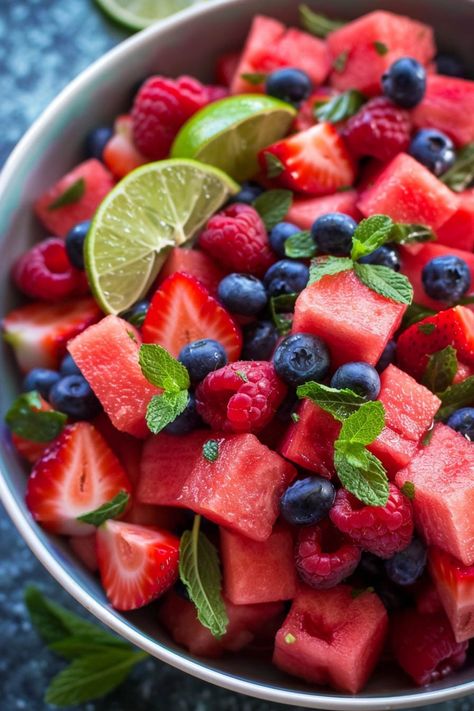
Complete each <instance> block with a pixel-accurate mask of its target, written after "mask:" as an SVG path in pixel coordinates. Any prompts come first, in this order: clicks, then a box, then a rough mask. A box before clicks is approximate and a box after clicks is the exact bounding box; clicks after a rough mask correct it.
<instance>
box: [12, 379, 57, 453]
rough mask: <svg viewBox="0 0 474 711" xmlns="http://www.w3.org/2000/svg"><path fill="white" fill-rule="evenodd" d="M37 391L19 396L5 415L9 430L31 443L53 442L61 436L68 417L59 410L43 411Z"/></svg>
mask: <svg viewBox="0 0 474 711" xmlns="http://www.w3.org/2000/svg"><path fill="white" fill-rule="evenodd" d="M41 408H42V403H41V396H40V394H39V392H37V391H36V390H31V391H30V392H28V393H23V394H22V395H19V396H18V397H17V398H16V400H15V401H14V402H13V404H12V405H11V407H10V409H9V410H8V412H7V414H6V415H5V422H6V424H7V426H8V427H9V429H10V430H11V431H12V432H13V433H14V434H16V435H18V436H19V437H23V438H24V439H27V440H29V441H30V442H51V440H53V439H55V438H56V437H57V436H58V435H59V434H61V432H62V429H63V427H64V425H65V424H66V422H67V417H66V415H65V414H64V413H62V412H58V411H57V410H42V409H41Z"/></svg>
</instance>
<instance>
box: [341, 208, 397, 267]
mask: <svg viewBox="0 0 474 711" xmlns="http://www.w3.org/2000/svg"><path fill="white" fill-rule="evenodd" d="M392 228H393V220H392V219H391V218H390V217H387V215H372V216H371V217H367V218H366V219H365V220H362V221H361V222H359V224H358V225H357V227H356V230H355V232H354V236H353V238H352V252H351V257H352V259H353V260H354V261H355V260H357V259H360V258H361V257H365V255H366V254H371V253H372V252H374V251H375V250H376V249H378V248H379V247H381V246H382V245H383V244H385V243H386V242H387V241H388V239H389V235H390V233H391V231H392Z"/></svg>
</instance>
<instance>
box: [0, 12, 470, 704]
mask: <svg viewBox="0 0 474 711" xmlns="http://www.w3.org/2000/svg"><path fill="white" fill-rule="evenodd" d="M308 5H310V6H311V7H312V8H313V9H314V10H317V11H318V12H321V13H325V14H328V15H330V16H332V17H334V18H338V19H342V20H350V19H353V18H355V17H358V16H359V15H362V14H364V13H366V12H369V11H371V10H373V9H374V7H375V5H374V3H373V2H371V0H358V1H357V2H354V0H321V1H318V2H312V1H309V2H308ZM376 6H377V9H382V8H383V9H386V10H391V11H393V12H397V13H400V14H406V15H409V16H411V17H413V18H414V19H418V20H421V21H425V22H428V23H429V24H431V25H432V26H433V27H434V29H435V32H436V36H437V41H438V45H439V46H440V47H441V48H443V49H446V50H453V49H455V50H456V52H457V53H458V54H460V55H461V56H462V57H463V58H464V60H465V61H466V64H468V66H471V67H472V66H474V50H473V44H472V31H471V29H472V26H473V23H474V3H473V2H472V0H457V1H456V3H449V2H448V1H447V0H418V2H417V3H416V4H414V3H413V2H408V1H407V0H399V1H397V2H395V0H393V1H389V0H386V1H384V2H380V3H376ZM258 13H265V14H269V15H272V16H274V17H275V18H276V19H278V20H281V21H282V22H285V23H287V24H290V25H297V24H298V7H297V3H294V2H292V1H290V0H272V2H270V1H269V0H215V2H213V3H212V4H211V3H209V4H207V3H204V4H202V5H199V6H196V7H193V8H191V9H190V10H189V11H186V12H183V13H181V14H179V15H178V16H176V17H172V18H170V19H167V20H165V21H163V22H162V23H160V24H158V25H156V26H155V27H151V28H150V29H148V30H145V31H144V32H142V33H140V34H139V35H136V36H135V37H133V38H131V39H129V40H128V41H126V42H124V43H123V44H121V45H120V46H119V47H117V48H116V49H114V50H112V51H111V52H109V53H108V54H107V55H106V56H104V57H103V58H102V59H100V60H99V61H97V62H96V63H95V64H94V65H93V66H91V67H90V68H89V69H87V70H86V71H85V72H83V73H82V74H81V75H80V76H79V77H78V78H77V79H76V80H74V81H73V82H72V83H71V84H70V85H69V86H68V87H67V88H66V89H65V90H64V91H63V92H62V93H61V94H60V95H59V97H58V98H57V99H56V100H55V101H54V102H53V103H52V104H51V106H50V107H49V108H48V109H47V110H46V111H45V112H44V114H43V115H42V116H41V117H40V118H39V119H38V120H37V121H36V123H35V124H34V125H33V126H32V128H31V129H30V130H29V131H28V133H27V134H26V136H25V137H24V138H23V139H22V141H21V142H20V143H19V145H18V146H17V148H16V149H15V150H14V152H13V153H12V155H11V157H10V158H9V160H8V162H7V165H6V166H5V168H4V170H3V172H2V175H1V176H0V235H1V238H0V240H1V241H0V270H1V278H0V297H1V300H0V303H1V306H0V310H1V315H2V316H3V315H4V314H5V313H7V312H8V311H9V310H10V309H12V308H13V307H14V306H15V305H17V303H18V297H17V296H16V295H15V294H14V292H13V290H12V288H11V284H10V276H9V275H10V269H11V265H12V264H13V262H14V261H15V260H16V259H17V258H18V257H19V255H21V254H22V253H23V252H24V251H25V250H26V249H27V247H28V246H29V245H30V244H32V243H33V242H34V241H35V240H36V239H40V238H41V237H42V236H44V233H43V232H41V231H40V228H39V224H38V223H37V221H36V219H35V218H34V215H33V211H32V204H33V203H34V201H35V200H36V199H37V198H38V196H39V195H40V194H42V193H43V192H44V190H45V189H46V188H47V187H48V186H49V185H52V184H53V183H54V182H55V181H56V180H58V178H60V177H61V176H62V175H64V174H65V173H66V172H67V171H68V170H70V169H71V167H72V166H74V165H76V164H77V163H78V162H79V161H80V160H81V159H82V156H81V150H82V149H81V146H82V144H83V139H84V137H85V136H86V135H87V133H88V132H89V131H90V130H91V129H93V128H94V127H95V126H97V125H101V124H110V123H112V122H113V120H114V118H115V117H116V116H117V115H119V114H121V113H122V112H123V111H125V110H126V109H127V107H128V106H129V103H130V95H131V92H132V91H133V90H134V87H136V85H137V83H139V82H140V81H141V80H143V78H144V77H147V76H149V75H150V74H153V73H160V74H163V75H169V76H178V75H181V74H188V73H190V72H191V71H192V73H193V74H194V75H195V76H196V77H198V78H199V79H201V80H203V81H212V79H213V76H212V75H213V68H214V64H215V60H216V58H217V57H218V56H219V55H221V54H223V53H224V52H227V51H229V50H232V49H238V48H239V47H240V46H241V45H242V42H243V41H244V39H245V36H246V33H247V32H248V28H249V25H250V23H251V21H252V18H253V16H254V15H255V14H258ZM0 372H1V374H2V387H1V390H0V405H1V414H2V421H3V416H4V414H5V413H6V411H7V410H8V407H9V405H10V403H11V401H12V400H13V399H14V397H15V396H16V394H17V393H18V390H19V387H20V381H19V375H18V373H17V368H16V365H15V363H14V361H13V358H12V355H11V352H10V350H9V349H8V348H7V347H2V350H1V353H0ZM0 450H1V451H0V469H1V475H0V495H1V498H2V501H3V503H4V505H5V507H6V509H7V511H8V513H9V515H10V516H11V518H12V520H13V521H14V523H15V525H16V526H17V528H18V531H19V533H20V535H21V536H22V537H23V538H24V539H25V541H26V543H27V544H28V545H29V547H30V548H31V550H32V551H33V553H34V554H35V555H36V556H37V557H38V559H39V560H40V561H41V563H42V564H43V565H44V566H45V567H46V568H47V570H48V571H49V572H50V573H51V575H52V576H53V577H54V578H56V580H58V582H59V583H60V584H61V585H62V586H63V587H64V588H65V589H66V590H67V591H68V592H69V593H70V594H71V595H72V596H73V597H74V598H76V600H77V601H79V602H80V603H81V604H82V605H83V606H84V607H85V608H86V609H87V610H88V611H89V612H90V613H92V614H93V615H95V616H96V617H97V618H98V619H99V620H100V621H101V622H103V623H104V624H106V625H108V626H109V627H110V628H111V629H113V630H114V631H115V632H116V633H117V634H119V635H121V636H122V637H124V638H126V639H128V640H129V641H130V642H132V643H133V644H135V645H137V646H138V647H140V648H142V649H143V650H145V651H146V652H148V653H149V654H151V655H152V656H154V657H156V658H157V659H159V660H161V661H164V662H166V663H168V664H170V665H172V666H174V667H176V668H178V669H180V670H182V671H184V672H186V673H189V674H191V675H194V676H196V677H198V678H200V679H202V680H204V681H207V682H210V683H213V684H216V685H218V686H221V687H224V688H227V689H230V690H233V691H236V692H240V693H243V694H247V695H249V696H254V697H257V698H261V699H265V700H268V701H270V702H273V703H286V704H290V705H295V706H303V707H308V708H320V709H326V710H329V709H334V710H336V709H341V710H345V709H361V710H364V711H365V710H367V709H390V708H409V707H413V706H422V705H426V704H429V703H438V702H441V701H445V700H447V699H452V698H455V697H460V696H463V695H466V694H469V693H474V662H470V661H469V660H468V661H467V663H466V664H465V665H464V666H463V668H462V669H461V670H460V671H457V672H455V673H454V674H452V675H451V676H449V677H448V678H447V679H445V680H442V681H439V682H436V683H434V684H431V685H430V686H429V687H415V686H414V685H412V684H410V682H409V680H408V677H406V676H404V675H403V674H402V673H401V672H397V671H396V670H395V669H394V667H393V666H392V665H391V664H389V663H387V664H384V663H383V662H382V663H381V665H380V666H379V668H378V670H377V672H376V674H375V675H374V677H373V679H372V680H371V681H370V682H369V684H368V685H367V687H366V688H365V689H364V691H362V692H360V693H359V694H356V695H345V694H341V693H338V692H334V691H331V690H330V689H329V688H326V687H325V688H315V687H312V686H309V685H307V684H305V683H304V682H300V681H298V680H296V679H294V678H292V677H290V676H286V675H285V674H283V673H281V672H279V671H278V670H277V669H276V668H275V667H273V666H272V665H271V664H270V662H269V661H261V660H259V659H258V658H257V657H254V656H250V655H247V654H246V653H245V652H244V653H241V654H237V655H233V656H225V657H223V658H222V659H217V660H209V659H204V658H198V657H195V656H193V655H191V654H189V653H187V652H185V651H183V649H182V648H181V647H179V646H178V645H177V644H176V643H175V642H174V641H173V640H172V639H171V638H170V636H169V635H168V634H167V633H165V632H164V630H163V628H162V627H161V626H160V625H159V622H158V614H157V612H156V611H155V607H154V605H152V606H150V607H147V608H145V609H142V610H138V611H134V612H128V613H120V612H118V611H116V610H114V609H113V608H112V607H111V605H110V604H109V602H108V600H107V598H106V596H105V594H104V591H103V589H102V587H101V585H100V583H99V581H98V579H97V578H96V577H95V576H94V575H93V574H91V573H89V572H88V571H87V570H86V569H85V567H83V566H82V565H81V564H80V563H79V562H78V560H77V559H76V558H75V557H74V556H73V555H72V553H71V550H70V548H69V547H67V546H66V545H65V544H63V542H62V541H61V540H60V538H59V537H55V536H53V535H51V534H48V533H47V532H45V530H43V529H42V528H41V527H39V526H38V525H37V524H36V523H35V522H34V521H33V519H32V517H31V515H30V513H29V511H28V509H27V507H26V505H25V500H24V494H25V486H26V469H25V467H24V466H23V464H22V463H21V461H20V460H19V458H18V456H17V454H16V452H15V451H14V449H13V447H12V445H11V442H10V439H9V437H8V435H7V433H6V431H4V430H2V441H1V446H0Z"/></svg>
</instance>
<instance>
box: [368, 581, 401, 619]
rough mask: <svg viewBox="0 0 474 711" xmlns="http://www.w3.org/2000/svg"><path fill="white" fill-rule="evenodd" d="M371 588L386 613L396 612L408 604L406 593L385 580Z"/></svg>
mask: <svg viewBox="0 0 474 711" xmlns="http://www.w3.org/2000/svg"><path fill="white" fill-rule="evenodd" d="M373 587H374V590H375V592H376V593H377V595H378V596H379V598H380V599H381V600H382V602H383V604H384V606H385V608H386V609H387V611H388V612H396V611H397V610H401V609H402V608H404V607H406V606H407V605H409V604H410V597H409V595H408V593H407V591H406V590H404V589H403V588H400V587H398V586H397V585H394V584H393V582H392V581H391V580H388V579H387V578H384V579H382V580H379V581H378V582H376V583H374V586H373Z"/></svg>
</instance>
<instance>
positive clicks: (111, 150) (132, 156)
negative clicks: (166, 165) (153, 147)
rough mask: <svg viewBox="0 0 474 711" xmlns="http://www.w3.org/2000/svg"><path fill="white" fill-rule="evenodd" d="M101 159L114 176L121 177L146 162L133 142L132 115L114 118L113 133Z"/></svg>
mask: <svg viewBox="0 0 474 711" xmlns="http://www.w3.org/2000/svg"><path fill="white" fill-rule="evenodd" d="M103 160H104V163H105V165H106V166H107V168H108V169H109V170H110V172H111V173H112V174H113V175H114V176H115V177H116V178H123V177H124V176H125V175H127V173H130V172H131V171H132V170H135V168H138V167H139V166H140V165H143V164H144V163H146V162H147V159H146V158H145V157H144V156H142V154H141V153H140V151H139V150H138V148H137V147H136V146H135V144H134V142H133V129H132V117H131V116H130V115H129V114H123V115H122V116H118V117H117V118H116V119H115V123H114V135H113V136H112V138H111V139H110V140H109V141H108V142H107V144H106V146H105V148H104V153H103Z"/></svg>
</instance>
